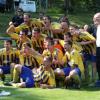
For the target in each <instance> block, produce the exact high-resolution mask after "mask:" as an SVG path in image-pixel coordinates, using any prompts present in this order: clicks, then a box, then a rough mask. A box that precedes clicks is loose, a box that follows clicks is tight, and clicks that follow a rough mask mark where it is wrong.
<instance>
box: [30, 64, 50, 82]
mask: <svg viewBox="0 0 100 100" xmlns="http://www.w3.org/2000/svg"><path fill="white" fill-rule="evenodd" d="M32 71H33V77H34V81H35V82H36V83H44V82H46V81H47V80H48V78H49V77H48V76H47V74H46V73H45V70H44V66H43V65H41V66H40V67H39V68H34V69H33V70H32Z"/></svg>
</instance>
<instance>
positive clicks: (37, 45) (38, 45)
mask: <svg viewBox="0 0 100 100" xmlns="http://www.w3.org/2000/svg"><path fill="white" fill-rule="evenodd" d="M31 41H32V46H33V48H34V49H35V50H36V51H38V52H39V53H41V54H42V52H43V49H44V47H43V37H42V36H40V37H39V38H38V39H36V38H35V37H32V38H31Z"/></svg>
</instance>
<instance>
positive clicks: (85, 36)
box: [70, 26, 96, 81]
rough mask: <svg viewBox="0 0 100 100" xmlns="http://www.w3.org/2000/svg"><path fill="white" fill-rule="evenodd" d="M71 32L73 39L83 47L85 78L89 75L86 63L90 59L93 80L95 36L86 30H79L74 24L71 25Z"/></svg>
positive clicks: (94, 75)
mask: <svg viewBox="0 0 100 100" xmlns="http://www.w3.org/2000/svg"><path fill="white" fill-rule="evenodd" d="M70 31H71V33H72V35H73V39H74V41H76V42H78V43H79V44H80V45H81V46H82V48H83V56H84V64H85V72H86V78H87V76H88V75H89V72H88V69H87V68H88V67H87V63H88V61H91V63H92V67H93V74H92V81H95V77H96V63H95V62H96V45H95V41H96V40H95V38H94V37H93V36H92V35H91V34H89V33H88V32H81V31H79V29H78V28H77V27H75V26H71V30H70Z"/></svg>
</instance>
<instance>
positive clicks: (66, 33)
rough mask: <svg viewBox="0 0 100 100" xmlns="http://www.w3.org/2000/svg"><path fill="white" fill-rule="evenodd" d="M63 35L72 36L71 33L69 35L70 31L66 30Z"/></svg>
mask: <svg viewBox="0 0 100 100" xmlns="http://www.w3.org/2000/svg"><path fill="white" fill-rule="evenodd" d="M64 35H65V36H66V35H67V36H69V37H72V35H71V33H70V32H67V33H65V34H64Z"/></svg>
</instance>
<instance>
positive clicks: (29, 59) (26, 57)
mask: <svg viewBox="0 0 100 100" xmlns="http://www.w3.org/2000/svg"><path fill="white" fill-rule="evenodd" d="M30 49H31V45H30V43H28V42H26V43H24V44H23V46H22V50H20V51H19V64H17V65H15V66H17V67H18V68H19V67H20V66H24V67H27V68H29V69H31V70H32V69H33V68H38V67H39V63H40V62H39V61H38V60H37V58H35V56H33V55H32V53H31V50H30ZM18 79H19V72H18V71H17V70H15V71H14V72H13V82H14V83H15V82H18Z"/></svg>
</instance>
